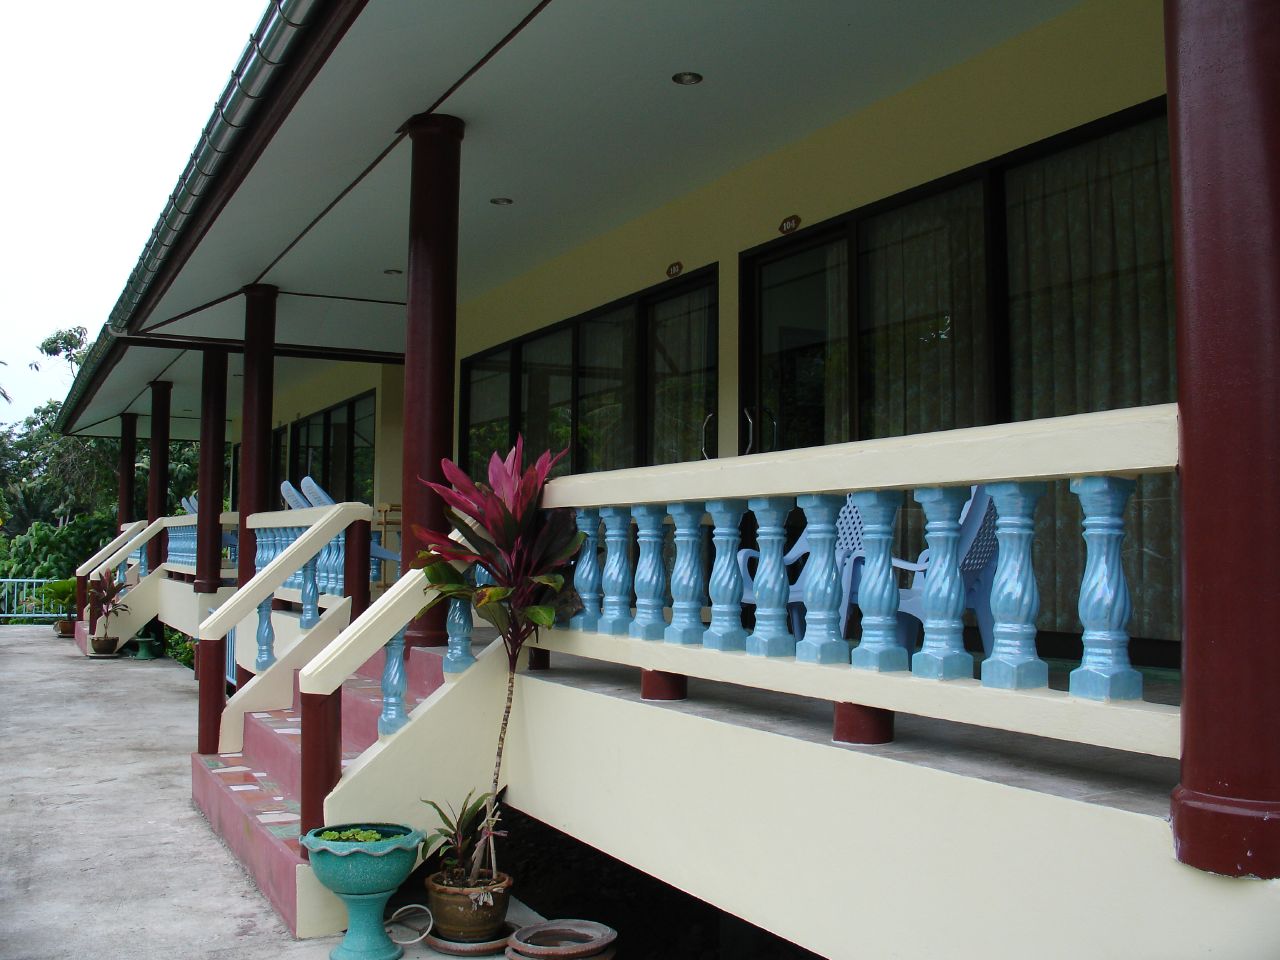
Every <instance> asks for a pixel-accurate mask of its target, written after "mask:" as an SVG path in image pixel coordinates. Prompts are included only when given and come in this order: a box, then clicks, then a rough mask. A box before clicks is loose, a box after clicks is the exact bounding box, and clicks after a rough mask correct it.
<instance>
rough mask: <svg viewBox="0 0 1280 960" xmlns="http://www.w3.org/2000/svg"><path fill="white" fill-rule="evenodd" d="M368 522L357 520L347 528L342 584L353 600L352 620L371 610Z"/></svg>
mask: <svg viewBox="0 0 1280 960" xmlns="http://www.w3.org/2000/svg"><path fill="white" fill-rule="evenodd" d="M369 528H370V524H369V521H368V520H357V521H356V522H355V523H352V524H350V525H348V526H347V536H346V550H347V552H346V554H345V555H344V556H343V558H342V584H343V586H344V587H345V592H346V595H347V596H348V597H350V598H351V619H352V620H355V618H356V617H358V616H360V614H362V613H364V612H365V611H366V610H368V609H369V542H370V539H371V536H370V529H369Z"/></svg>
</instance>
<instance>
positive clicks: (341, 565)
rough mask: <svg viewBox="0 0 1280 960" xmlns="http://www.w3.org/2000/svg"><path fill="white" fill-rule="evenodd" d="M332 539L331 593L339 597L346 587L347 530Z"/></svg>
mask: <svg viewBox="0 0 1280 960" xmlns="http://www.w3.org/2000/svg"><path fill="white" fill-rule="evenodd" d="M333 540H334V551H333V595H334V596H335V597H341V596H343V595H344V594H345V593H346V589H347V587H346V582H347V532H346V531H345V530H343V531H342V532H341V533H339V534H338V535H337V536H336V537H334V538H333Z"/></svg>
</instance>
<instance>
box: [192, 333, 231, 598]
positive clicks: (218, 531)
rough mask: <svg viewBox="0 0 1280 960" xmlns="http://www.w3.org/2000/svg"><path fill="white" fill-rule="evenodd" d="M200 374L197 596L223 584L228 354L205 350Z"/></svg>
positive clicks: (212, 590) (211, 591)
mask: <svg viewBox="0 0 1280 960" xmlns="http://www.w3.org/2000/svg"><path fill="white" fill-rule="evenodd" d="M203 359H204V365H203V367H202V368H201V371H200V468H199V481H198V483H199V496H198V500H199V507H200V509H199V510H198V511H197V515H196V593H217V592H218V587H220V586H221V585H222V471H223V467H224V464H225V461H226V457H227V450H226V448H227V351H226V350H206V351H205V352H204V355H203Z"/></svg>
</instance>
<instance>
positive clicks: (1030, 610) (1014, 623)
mask: <svg viewBox="0 0 1280 960" xmlns="http://www.w3.org/2000/svg"><path fill="white" fill-rule="evenodd" d="M1045 489H1046V487H1045V485H1044V484H1043V483H1012V482H1008V483H992V484H989V485H988V486H987V493H989V494H991V499H992V500H994V501H995V504H996V515H997V516H996V542H997V543H998V544H999V550H1000V552H999V553H998V554H997V555H996V572H995V579H994V580H993V581H992V583H991V615H992V617H993V619H994V620H995V627H994V628H993V634H994V636H995V643H994V645H993V646H992V648H991V656H989V657H987V659H986V660H984V661H983V662H982V685H983V686H984V687H999V688H1001V689H1004V690H1024V689H1027V688H1031V687H1044V686H1048V684H1049V666H1048V664H1046V663H1045V662H1044V661H1043V660H1041V659H1040V658H1039V657H1038V656H1037V655H1036V615H1037V614H1038V613H1039V612H1040V589H1039V587H1038V586H1037V585H1036V572H1035V568H1034V566H1033V565H1032V559H1031V541H1032V540H1033V539H1034V537H1035V525H1036V524H1035V514H1036V503H1037V502H1038V501H1039V500H1040V498H1041V497H1042V496H1044V492H1045Z"/></svg>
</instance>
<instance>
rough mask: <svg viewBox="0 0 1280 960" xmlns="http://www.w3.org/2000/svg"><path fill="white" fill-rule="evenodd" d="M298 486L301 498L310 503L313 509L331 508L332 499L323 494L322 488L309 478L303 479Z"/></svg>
mask: <svg viewBox="0 0 1280 960" xmlns="http://www.w3.org/2000/svg"><path fill="white" fill-rule="evenodd" d="M299 486H300V487H302V493H303V496H305V497H306V498H307V499H308V500H310V501H311V505H312V506H313V507H331V506H333V504H334V499H333V497H331V496H329V494H327V493H325V491H324V488H323V487H322V486H320V484H318V483H316V482H315V481H314V480H312V479H311V478H310V477H303V478H302V483H300V484H299Z"/></svg>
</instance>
